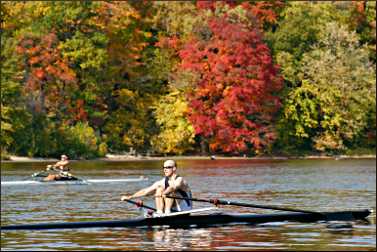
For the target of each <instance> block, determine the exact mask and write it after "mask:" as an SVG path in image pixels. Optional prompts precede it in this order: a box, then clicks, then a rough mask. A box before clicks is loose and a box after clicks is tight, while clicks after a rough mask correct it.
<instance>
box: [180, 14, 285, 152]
mask: <svg viewBox="0 0 377 252" xmlns="http://www.w3.org/2000/svg"><path fill="white" fill-rule="evenodd" d="M209 28H210V29H211V32H212V33H213V36H212V38H211V40H209V41H198V40H197V39H192V40H191V41H190V42H189V43H188V44H186V45H185V46H184V47H183V49H182V50H180V51H179V56H180V57H181V59H182V64H181V65H180V68H181V69H182V70H189V71H192V72H195V73H197V74H198V75H199V76H201V78H200V80H199V82H198V83H197V84H196V88H195V90H194V92H192V93H190V94H189V97H188V98H189V102H190V110H189V119H190V120H191V122H192V123H193V125H194V128H195V131H196V134H199V135H202V136H204V137H206V138H208V139H209V142H210V147H211V149H212V150H220V151H224V152H230V153H240V152H246V151H248V149H249V148H250V147H253V148H254V149H255V150H259V149H261V148H263V147H264V146H265V145H268V144H270V143H271V142H272V141H273V139H274V133H273V130H272V129H271V128H269V127H267V126H266V125H270V124H271V119H272V118H273V113H275V112H276V111H277V109H278V106H279V104H280V102H279V100H278V97H276V96H274V95H273V93H274V92H276V91H279V90H280V88H281V87H282V79H281V77H279V76H277V72H278V70H277V66H275V65H273V63H272V58H271V55H270V51H269V49H268V47H267V46H266V45H265V44H264V43H263V42H262V39H261V38H260V36H259V35H258V33H257V32H256V30H249V29H247V28H246V27H244V26H243V25H241V24H235V23H229V22H227V21H226V19H220V18H217V19H213V20H211V21H210V22H209Z"/></svg>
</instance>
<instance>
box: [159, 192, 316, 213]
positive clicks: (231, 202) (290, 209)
mask: <svg viewBox="0 0 377 252" xmlns="http://www.w3.org/2000/svg"><path fill="white" fill-rule="evenodd" d="M166 197H167V198H172V199H181V200H190V201H199V202H207V203H211V204H214V205H230V206H242V207H252V208H262V209H272V210H280V211H289V212H299V213H310V214H321V213H318V212H313V211H308V210H301V209H292V208H284V207H276V206H266V205H256V204H250V203H242V202H233V201H226V200H219V199H196V198H186V197H178V196H166Z"/></svg>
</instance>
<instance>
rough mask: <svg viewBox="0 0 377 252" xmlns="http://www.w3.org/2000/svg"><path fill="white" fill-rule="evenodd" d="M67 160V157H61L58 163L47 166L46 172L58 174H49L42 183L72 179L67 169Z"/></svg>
mask: <svg viewBox="0 0 377 252" xmlns="http://www.w3.org/2000/svg"><path fill="white" fill-rule="evenodd" d="M68 164H69V160H68V156H67V155H64V154H63V155H61V157H60V161H58V162H56V163H55V164H53V165H47V169H46V170H47V171H58V172H59V173H58V174H49V175H48V176H47V177H46V178H44V179H43V180H44V181H52V180H69V178H70V177H72V174H70V173H69V172H68V171H69V168H68Z"/></svg>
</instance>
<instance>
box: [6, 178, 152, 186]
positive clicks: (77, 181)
mask: <svg viewBox="0 0 377 252" xmlns="http://www.w3.org/2000/svg"><path fill="white" fill-rule="evenodd" d="M145 180H148V178H147V177H144V176H140V177H137V178H124V179H72V180H53V181H43V180H18V181H1V186H12V185H66V184H68V185H88V184H94V183H96V184H97V183H128V182H141V181H145Z"/></svg>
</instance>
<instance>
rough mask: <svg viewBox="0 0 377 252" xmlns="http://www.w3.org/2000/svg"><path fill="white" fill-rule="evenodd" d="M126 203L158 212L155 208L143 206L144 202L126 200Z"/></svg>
mask: <svg viewBox="0 0 377 252" xmlns="http://www.w3.org/2000/svg"><path fill="white" fill-rule="evenodd" d="M124 201H127V202H128V203H131V204H134V205H136V206H137V207H143V208H146V209H150V210H153V211H157V209H156V208H153V207H150V206H147V205H144V204H143V201H141V200H140V201H133V200H129V199H124Z"/></svg>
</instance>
